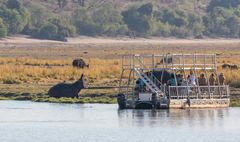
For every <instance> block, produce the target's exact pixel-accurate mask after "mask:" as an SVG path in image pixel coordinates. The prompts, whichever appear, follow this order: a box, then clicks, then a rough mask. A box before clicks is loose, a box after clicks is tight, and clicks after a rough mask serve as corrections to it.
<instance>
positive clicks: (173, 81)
mask: <svg viewBox="0 0 240 142" xmlns="http://www.w3.org/2000/svg"><path fill="white" fill-rule="evenodd" d="M168 85H170V86H177V82H176V79H175V76H174V74H171V78H170V79H169V80H168Z"/></svg>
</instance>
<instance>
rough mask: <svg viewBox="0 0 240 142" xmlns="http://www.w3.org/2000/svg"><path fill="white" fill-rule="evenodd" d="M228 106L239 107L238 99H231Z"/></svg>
mask: <svg viewBox="0 0 240 142" xmlns="http://www.w3.org/2000/svg"><path fill="white" fill-rule="evenodd" d="M230 107H240V100H231V101H230Z"/></svg>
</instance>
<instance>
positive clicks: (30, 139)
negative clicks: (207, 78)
mask: <svg viewBox="0 0 240 142" xmlns="http://www.w3.org/2000/svg"><path fill="white" fill-rule="evenodd" d="M110 141H117V142H168V141H169V142H239V141H240V108H228V109H198V110H196V109H195V110H156V111H153V110H121V111H119V110H118V107H117V105H107V104H84V105H81V104H51V103H34V102H28V101H0V142H110Z"/></svg>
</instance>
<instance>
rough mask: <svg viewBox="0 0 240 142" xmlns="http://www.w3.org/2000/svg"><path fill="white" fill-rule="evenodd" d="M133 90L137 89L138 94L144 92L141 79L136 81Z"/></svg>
mask: <svg viewBox="0 0 240 142" xmlns="http://www.w3.org/2000/svg"><path fill="white" fill-rule="evenodd" d="M135 88H136V89H138V90H139V91H140V92H143V91H144V90H145V83H144V82H143V80H142V79H141V78H138V80H137V81H136V86H135Z"/></svg>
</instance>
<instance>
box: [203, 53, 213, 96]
mask: <svg viewBox="0 0 240 142" xmlns="http://www.w3.org/2000/svg"><path fill="white" fill-rule="evenodd" d="M204 71H205V74H206V77H207V84H208V95H209V98H211V95H210V83H209V77H208V74H207V70H206V55H204Z"/></svg>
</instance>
